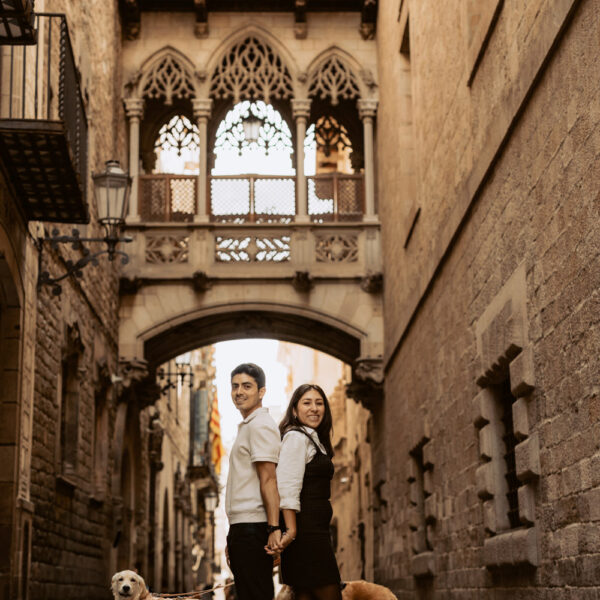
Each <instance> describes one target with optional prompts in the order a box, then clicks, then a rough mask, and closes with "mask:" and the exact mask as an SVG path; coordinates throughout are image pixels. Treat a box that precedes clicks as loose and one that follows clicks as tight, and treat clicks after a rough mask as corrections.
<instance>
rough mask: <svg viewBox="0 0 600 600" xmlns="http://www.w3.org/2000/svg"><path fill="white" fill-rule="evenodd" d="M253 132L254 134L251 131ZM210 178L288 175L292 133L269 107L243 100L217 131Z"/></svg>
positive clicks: (280, 117) (291, 151) (290, 165)
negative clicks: (249, 174)
mask: <svg viewBox="0 0 600 600" xmlns="http://www.w3.org/2000/svg"><path fill="white" fill-rule="evenodd" d="M252 129H254V131H252ZM214 152H215V156H216V160H215V167H214V169H213V171H212V173H213V175H239V174H242V173H261V174H264V175H292V174H293V173H294V168H293V166H292V159H291V155H292V153H293V145H292V133H291V131H290V128H289V127H288V124H287V123H286V122H285V120H284V119H283V118H282V116H281V114H280V113H279V112H278V111H277V110H276V109H275V108H273V106H272V105H271V104H265V103H264V102H262V101H258V102H250V101H249V100H244V101H243V102H240V103H238V104H236V105H235V106H234V107H233V108H232V109H231V110H230V111H229V112H228V113H227V115H226V116H225V118H224V119H223V121H221V124H220V125H219V127H218V129H217V134H216V141H215V146H214Z"/></svg>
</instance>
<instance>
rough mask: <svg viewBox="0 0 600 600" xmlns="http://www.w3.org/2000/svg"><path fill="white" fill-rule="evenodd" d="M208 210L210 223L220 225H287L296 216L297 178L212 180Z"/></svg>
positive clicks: (217, 177)
mask: <svg viewBox="0 0 600 600" xmlns="http://www.w3.org/2000/svg"><path fill="white" fill-rule="evenodd" d="M209 206H210V217H211V221H216V222H219V223H248V222H250V223H289V222H291V221H293V220H294V215H295V214H296V178H295V177H286V176H282V175H218V176H213V177H211V178H210V198H209Z"/></svg>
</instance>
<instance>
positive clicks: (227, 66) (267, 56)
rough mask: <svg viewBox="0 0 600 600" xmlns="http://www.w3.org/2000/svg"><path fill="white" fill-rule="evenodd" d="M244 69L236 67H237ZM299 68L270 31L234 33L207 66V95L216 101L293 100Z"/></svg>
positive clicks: (247, 28)
mask: <svg viewBox="0 0 600 600" xmlns="http://www.w3.org/2000/svg"><path fill="white" fill-rule="evenodd" d="M240 65H241V66H242V68H241V69H240V68H235V67H236V66H240ZM297 73H298V68H297V66H296V62H295V60H294V58H293V57H292V55H291V54H290V53H289V51H288V50H287V49H286V48H285V46H283V44H281V43H280V42H279V41H278V40H277V39H276V38H275V37H274V36H272V35H271V34H270V33H269V32H268V31H267V30H265V29H263V28H262V27H260V26H258V25H254V24H250V25H246V26H245V27H243V28H242V29H239V30H238V31H236V32H234V33H233V34H231V35H230V36H229V37H228V38H226V39H225V40H224V41H223V42H222V43H221V44H220V45H219V46H218V47H217V48H216V49H215V51H214V52H213V54H212V56H211V58H210V59H209V61H208V63H207V69H206V77H207V80H208V81H207V85H208V90H207V93H206V95H208V96H210V97H212V98H215V99H232V100H233V104H237V103H238V102H240V101H241V100H264V101H265V102H266V103H267V104H268V103H270V102H271V101H272V100H278V99H285V100H287V99H291V98H293V97H294V96H295V92H296V80H297Z"/></svg>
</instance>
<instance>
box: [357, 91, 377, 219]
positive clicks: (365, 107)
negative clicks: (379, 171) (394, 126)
mask: <svg viewBox="0 0 600 600" xmlns="http://www.w3.org/2000/svg"><path fill="white" fill-rule="evenodd" d="M376 112H377V100H359V101H358V115H359V117H360V119H361V121H362V122H363V136H364V153H365V215H364V217H363V220H364V221H371V222H372V221H377V215H376V214H375V158H374V153H373V119H374V118H375V113H376Z"/></svg>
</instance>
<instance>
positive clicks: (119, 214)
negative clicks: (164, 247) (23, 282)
mask: <svg viewBox="0 0 600 600" xmlns="http://www.w3.org/2000/svg"><path fill="white" fill-rule="evenodd" d="M92 178H93V180H94V195H95V197H96V206H97V207H98V222H99V223H100V224H101V225H102V226H103V227H104V231H105V233H106V235H105V236H104V237H103V238H82V237H81V236H80V234H79V230H78V229H73V230H72V232H71V233H72V235H70V236H69V235H60V234H59V231H58V229H54V230H53V231H52V235H51V236H46V237H43V238H38V247H39V264H40V274H39V277H38V288H39V287H41V286H42V285H50V286H52V293H53V294H54V295H55V296H59V295H60V293H61V292H62V287H61V286H60V284H59V281H62V280H63V279H65V278H66V277H68V276H69V275H74V276H75V277H78V278H80V277H82V276H83V273H82V269H83V268H84V267H85V266H86V265H87V264H89V263H92V264H93V265H97V264H98V257H99V256H100V255H102V254H107V255H108V260H109V261H111V262H112V261H113V260H114V259H115V256H116V255H117V254H120V255H121V257H122V258H121V263H122V264H126V263H127V262H128V261H129V256H127V254H126V253H125V252H122V251H121V250H117V245H118V244H119V242H131V241H133V238H131V237H119V233H120V228H121V226H122V225H123V223H124V222H125V213H126V210H127V201H128V195H129V188H130V182H131V179H130V177H129V175H128V174H127V173H125V172H124V171H123V169H121V166H120V165H119V161H116V160H109V161H107V162H106V170H105V171H104V173H100V174H98V175H92ZM44 242H49V243H50V246H51V247H52V248H53V249H54V250H56V249H57V248H58V244H71V247H72V248H73V250H80V251H81V253H82V254H83V256H82V257H81V258H80V259H79V260H78V261H76V262H73V261H72V260H67V261H66V265H67V271H66V273H64V274H63V275H61V276H60V277H51V276H50V273H48V271H41V264H42V250H43V246H44ZM83 242H104V243H105V244H106V248H105V249H104V250H100V251H98V252H94V253H92V252H91V251H90V249H89V248H87V247H86V246H84V244H83Z"/></svg>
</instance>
